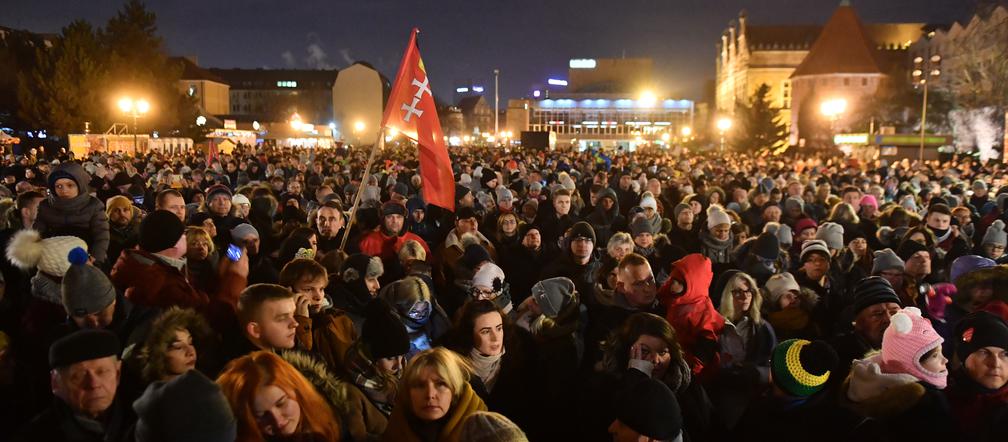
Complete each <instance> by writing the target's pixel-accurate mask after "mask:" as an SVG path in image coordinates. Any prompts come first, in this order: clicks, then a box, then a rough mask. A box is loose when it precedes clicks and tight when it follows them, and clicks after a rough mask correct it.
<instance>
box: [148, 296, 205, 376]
mask: <svg viewBox="0 0 1008 442" xmlns="http://www.w3.org/2000/svg"><path fill="white" fill-rule="evenodd" d="M179 329H185V330H186V331H188V332H189V334H190V335H191V336H192V338H193V342H194V343H196V344H199V342H200V341H201V340H203V339H206V338H207V337H209V336H210V335H211V333H212V332H211V330H210V327H209V326H208V325H207V323H206V320H204V319H203V317H202V316H200V315H199V314H198V313H196V312H195V311H194V310H192V309H182V308H178V307H172V308H170V309H168V310H165V312H164V313H162V314H161V315H160V316H158V317H157V319H155V320H154V322H153V323H152V324H151V326H150V331H149V332H148V333H147V336H146V338H145V339H144V342H143V347H142V349H141V351H140V358H141V359H142V360H143V362H144V364H143V373H142V374H143V377H144V379H146V380H147V381H148V382H154V381H159V380H161V378H162V377H163V376H164V375H165V374H166V373H165V370H166V368H165V359H166V357H165V355H166V353H167V352H168V346H170V345H171V343H172V342H173V341H174V340H175V331H176V330H179ZM198 357H199V353H198V352H197V358H198Z"/></svg>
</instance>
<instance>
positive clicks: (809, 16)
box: [0, 0, 978, 102]
mask: <svg viewBox="0 0 1008 442" xmlns="http://www.w3.org/2000/svg"><path fill="white" fill-rule="evenodd" d="M976 1H978V0H854V1H853V5H854V7H855V8H857V11H858V13H859V14H860V16H861V18H862V20H864V21H865V22H933V23H951V22H952V21H954V20H964V19H967V18H968V17H969V14H970V13H971V12H972V11H973V5H974V4H975V2H976ZM0 3H7V5H5V6H4V7H3V8H2V9H3V14H2V15H0V25H3V26H8V27H12V28H18V29H28V30H31V31H35V32H50V33H55V32H58V31H59V29H60V28H61V27H62V26H64V25H66V24H67V23H69V22H70V21H71V20H73V19H77V18H83V19H85V20H88V21H90V22H92V23H94V24H97V25H104V23H105V22H106V21H107V20H108V18H109V17H111V16H112V15H113V14H114V13H115V11H116V10H117V9H119V7H120V5H121V4H122V1H121V0H86V1H81V0H36V1H32V0H2V1H0ZM9 3H13V4H9ZM147 4H148V7H149V8H150V9H152V10H153V11H154V12H155V13H156V14H157V17H158V27H159V32H160V34H161V35H162V37H163V38H164V40H165V43H166V44H167V47H168V49H169V51H170V52H171V53H172V54H173V55H195V56H197V57H198V58H199V63H200V65H201V66H204V67H248V68H255V67H263V68H283V67H296V68H321V67H325V68H343V67H346V66H347V65H349V64H350V63H351V62H353V61H357V60H363V61H368V62H370V63H371V64H373V65H374V66H375V67H377V68H378V69H379V70H380V71H381V72H382V73H384V74H385V75H386V76H389V77H392V76H394V74H395V70H396V69H397V68H398V63H399V60H400V57H401V56H402V50H403V48H404V46H405V44H406V41H407V38H408V35H409V30H410V28H412V27H414V26H417V27H419V28H420V29H421V41H420V42H421V54H422V55H423V57H424V61H425V64H426V66H427V71H428V74H429V75H430V77H431V80H432V83H433V86H434V93H435V95H437V96H439V97H442V98H444V99H448V100H451V98H452V96H453V93H454V86H455V85H456V84H464V82H466V81H467V80H470V79H471V80H473V81H475V82H477V83H483V84H485V85H486V86H487V88H486V91H487V93H489V94H490V95H491V96H492V83H493V69H494V68H500V70H501V94H502V100H504V99H505V98H508V97H511V98H517V97H520V96H525V95H528V94H529V91H530V88H531V86H532V85H533V84H535V83H544V82H545V79H546V78H548V77H550V76H553V77H560V78H565V77H566V73H567V61H568V59H570V58H595V57H597V58H605V57H619V56H621V55H624V54H625V56H627V57H651V58H653V59H654V60H655V74H656V76H657V77H658V78H657V80H659V81H661V82H662V86H663V87H664V88H665V89H666V90H667V91H668V92H669V94H668V95H670V96H677V97H685V98H691V99H701V98H703V97H702V94H703V91H702V88H703V85H704V82H705V81H707V80H709V79H713V77H714V57H715V55H716V49H715V45H716V43H717V42H718V41H719V39H720V34H721V32H722V30H723V29H724V28H725V27H726V26H727V23H728V21H729V20H731V19H733V18H735V17H736V16H737V15H738V12H739V10H741V9H743V8H744V9H746V10H747V11H748V14H749V17H750V22H751V23H755V24H822V23H823V22H825V20H826V19H827V18H829V16H830V14H831V13H832V11H833V9H834V8H835V7H836V6H837V5H838V4H839V0H761V1H753V0H749V1H742V0H664V1H659V0H621V1H601V0H538V1H531V0H432V1H390V0H358V1H323V0H287V1H267V0H232V1H220V0H148V1H147ZM502 102H503V101H502Z"/></svg>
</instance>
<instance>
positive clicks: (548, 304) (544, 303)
mask: <svg viewBox="0 0 1008 442" xmlns="http://www.w3.org/2000/svg"><path fill="white" fill-rule="evenodd" d="M574 292H575V288H574V282H573V281H571V280H570V279H568V278H564V277H562V276H559V277H556V278H549V279H544V280H542V281H539V282H537V283H535V285H533V286H532V297H533V298H535V300H536V303H538V304H539V309H540V310H542V312H543V314H544V315H546V316H547V317H550V318H556V317H557V315H559V314H560V312H561V311H563V309H564V308H566V307H567V305H568V304H570V303H571V302H573V301H574Z"/></svg>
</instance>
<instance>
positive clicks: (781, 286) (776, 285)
mask: <svg viewBox="0 0 1008 442" xmlns="http://www.w3.org/2000/svg"><path fill="white" fill-rule="evenodd" d="M764 287H766V291H767V300H768V301H770V303H771V304H777V301H778V300H780V297H781V296H784V294H785V293H787V292H791V291H795V292H800V291H801V286H799V285H798V282H797V281H795V279H794V275H792V274H790V273H788V272H784V273H778V274H776V275H773V276H771V277H770V279H768V280H767V282H766V285H765V286H764Z"/></svg>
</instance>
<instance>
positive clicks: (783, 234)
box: [777, 224, 794, 248]
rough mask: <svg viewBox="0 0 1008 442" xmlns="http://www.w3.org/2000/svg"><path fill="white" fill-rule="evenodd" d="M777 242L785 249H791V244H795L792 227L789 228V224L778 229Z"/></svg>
mask: <svg viewBox="0 0 1008 442" xmlns="http://www.w3.org/2000/svg"><path fill="white" fill-rule="evenodd" d="M777 240H778V241H780V243H781V246H783V247H784V248H790V247H791V244H794V233H793V232H791V227H788V225H787V224H781V225H780V228H779V229H777Z"/></svg>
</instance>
